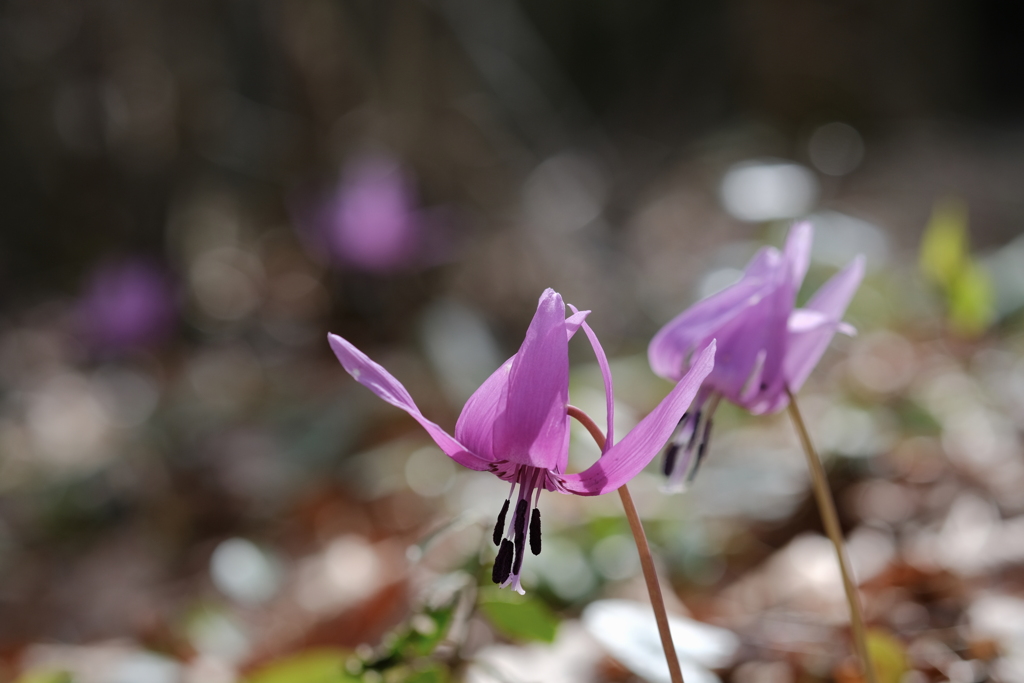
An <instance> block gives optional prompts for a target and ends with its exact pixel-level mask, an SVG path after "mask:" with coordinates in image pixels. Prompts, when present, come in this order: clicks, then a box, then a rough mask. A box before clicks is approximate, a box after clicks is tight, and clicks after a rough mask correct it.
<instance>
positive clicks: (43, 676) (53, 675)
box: [14, 669, 74, 683]
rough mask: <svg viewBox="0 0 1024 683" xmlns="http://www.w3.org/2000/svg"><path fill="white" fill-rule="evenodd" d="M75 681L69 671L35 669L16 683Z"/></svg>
mask: <svg viewBox="0 0 1024 683" xmlns="http://www.w3.org/2000/svg"><path fill="white" fill-rule="evenodd" d="M73 680H74V679H73V678H71V674H70V673H68V672H67V671H59V670H54V669H34V670H32V671H26V672H25V673H23V674H22V675H21V676H19V677H18V679H17V680H16V681H15V682H14V683H72V681H73Z"/></svg>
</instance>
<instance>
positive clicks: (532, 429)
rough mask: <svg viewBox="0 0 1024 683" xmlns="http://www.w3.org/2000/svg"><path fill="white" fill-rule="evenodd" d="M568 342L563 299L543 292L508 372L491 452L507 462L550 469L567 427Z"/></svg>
mask: <svg viewBox="0 0 1024 683" xmlns="http://www.w3.org/2000/svg"><path fill="white" fill-rule="evenodd" d="M568 405H569V340H568V334H567V328H566V322H565V304H564V303H563V302H562V297H561V296H560V295H559V294H558V293H557V292H555V291H554V290H552V289H547V290H545V291H544V293H543V294H542V295H541V297H540V301H539V303H538V305H537V312H536V313H535V314H534V316H533V320H532V321H531V322H530V327H529V329H527V331H526V338H525V339H524V340H523V345H522V346H521V347H520V348H519V352H518V353H516V355H515V359H514V360H513V361H512V367H511V369H510V370H509V378H508V390H507V400H506V402H505V410H504V412H503V413H502V414H500V415H498V417H497V420H496V421H495V425H494V427H495V429H494V451H495V452H496V453H500V454H501V457H502V458H504V459H508V460H509V461H510V462H514V463H518V464H521V465H531V466H533V467H542V468H545V469H555V468H556V466H557V464H558V461H559V456H560V454H561V451H562V450H563V449H564V447H565V446H564V444H565V432H566V429H568V419H569V418H568V416H567V414H566V412H565V411H566V408H567V406H568Z"/></svg>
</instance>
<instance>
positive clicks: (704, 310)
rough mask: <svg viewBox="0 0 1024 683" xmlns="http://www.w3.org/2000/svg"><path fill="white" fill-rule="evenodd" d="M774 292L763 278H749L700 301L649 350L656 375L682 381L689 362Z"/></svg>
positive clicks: (675, 320)
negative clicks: (735, 321) (718, 334)
mask: <svg viewBox="0 0 1024 683" xmlns="http://www.w3.org/2000/svg"><path fill="white" fill-rule="evenodd" d="M768 289H770V283H768V282H766V281H765V280H764V279H763V278H761V277H759V276H751V275H749V274H748V275H745V276H744V277H743V279H742V280H740V281H739V282H737V283H736V284H734V285H731V286H730V287H726V288H725V289H723V290H722V291H721V292H718V293H716V294H712V295H711V296H709V297H708V298H706V299H703V300H701V301H698V302H697V303H695V304H694V305H693V306H690V307H689V308H688V309H686V310H685V311H683V312H682V313H680V314H679V315H677V316H676V317H675V318H673V319H672V320H670V321H669V322H668V323H667V324H666V325H665V326H664V327H662V328H661V329H660V330H658V333H657V334H656V335H654V338H653V339H652V340H651V343H650V345H649V346H648V347H647V359H648V361H649V362H650V364H651V369H652V370H653V371H654V374H656V375H658V376H660V377H664V378H666V379H671V380H678V379H679V378H680V377H682V375H683V372H684V371H685V370H686V367H687V366H686V361H687V359H688V358H689V357H690V355H691V354H693V353H694V351H696V350H697V348H698V347H700V346H702V345H704V344H706V343H707V341H708V340H709V339H711V337H713V336H715V335H716V333H717V332H718V330H719V329H721V328H722V327H723V326H724V325H726V324H727V323H729V322H730V321H731V320H734V319H735V318H736V317H737V316H740V315H742V314H743V313H744V311H746V310H747V309H748V308H749V307H750V306H752V305H754V304H755V303H756V302H757V301H759V300H760V297H763V296H764V295H765V293H766V291H768Z"/></svg>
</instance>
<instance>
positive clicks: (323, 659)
mask: <svg viewBox="0 0 1024 683" xmlns="http://www.w3.org/2000/svg"><path fill="white" fill-rule="evenodd" d="M347 659H348V653H346V652H343V651H341V650H326V649H325V650H308V651H306V652H300V653H298V654H295V655H291V656H290V657H286V658H285V659H279V660H278V661H276V662H271V663H270V664H267V665H266V666H265V667H263V668H262V669H260V670H259V671H257V672H256V673H254V674H252V675H251V676H249V677H248V678H246V679H245V680H246V683H350V682H351V681H356V680H358V679H354V678H352V677H351V676H350V675H349V674H348V673H347V672H346V671H345V661H346V660H347Z"/></svg>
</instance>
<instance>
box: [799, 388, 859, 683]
mask: <svg viewBox="0 0 1024 683" xmlns="http://www.w3.org/2000/svg"><path fill="white" fill-rule="evenodd" d="M786 395H787V396H789V416H790V417H791V418H792V419H793V425H794V426H795V427H796V432H797V435H798V436H799V437H800V443H801V445H803V447H804V454H805V455H806V456H807V467H808V468H809V469H810V470H811V483H812V485H813V488H814V497H815V498H816V499H817V501H818V510H819V512H820V513H821V521H822V523H824V525H825V532H826V533H827V534H828V537H829V539H830V540H831V541H832V545H833V546H835V549H836V555H837V556H838V558H839V570H840V572H841V573H842V575H843V587H844V588H845V589H846V601H847V602H848V603H849V605H850V627H851V628H852V630H853V642H854V646H855V647H856V648H857V654H858V655H859V656H860V660H861V668H862V669H863V670H864V678H865V680H867V682H868V683H876V679H875V667H874V666H873V665H872V663H871V656H870V654H869V653H868V639H867V632H866V631H865V629H864V615H863V612H862V611H861V607H860V598H859V596H858V595H857V586H856V584H855V583H854V582H853V572H852V571H851V570H850V560H849V558H848V557H847V556H846V548H845V546H844V545H843V532H842V530H841V529H840V528H839V515H838V514H836V503H835V500H834V499H833V498H832V492H831V490H830V489H829V485H828V477H826V476H825V468H824V467H823V466H822V464H821V458H819V457H818V453H817V451H815V450H814V445H813V444H811V437H810V434H808V432H807V426H806V425H805V424H804V419H803V417H802V416H801V415H800V409H799V408H797V405H796V397H795V396H793V393H792V392H791V391H790V390H789V388H788V387H787V388H786Z"/></svg>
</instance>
